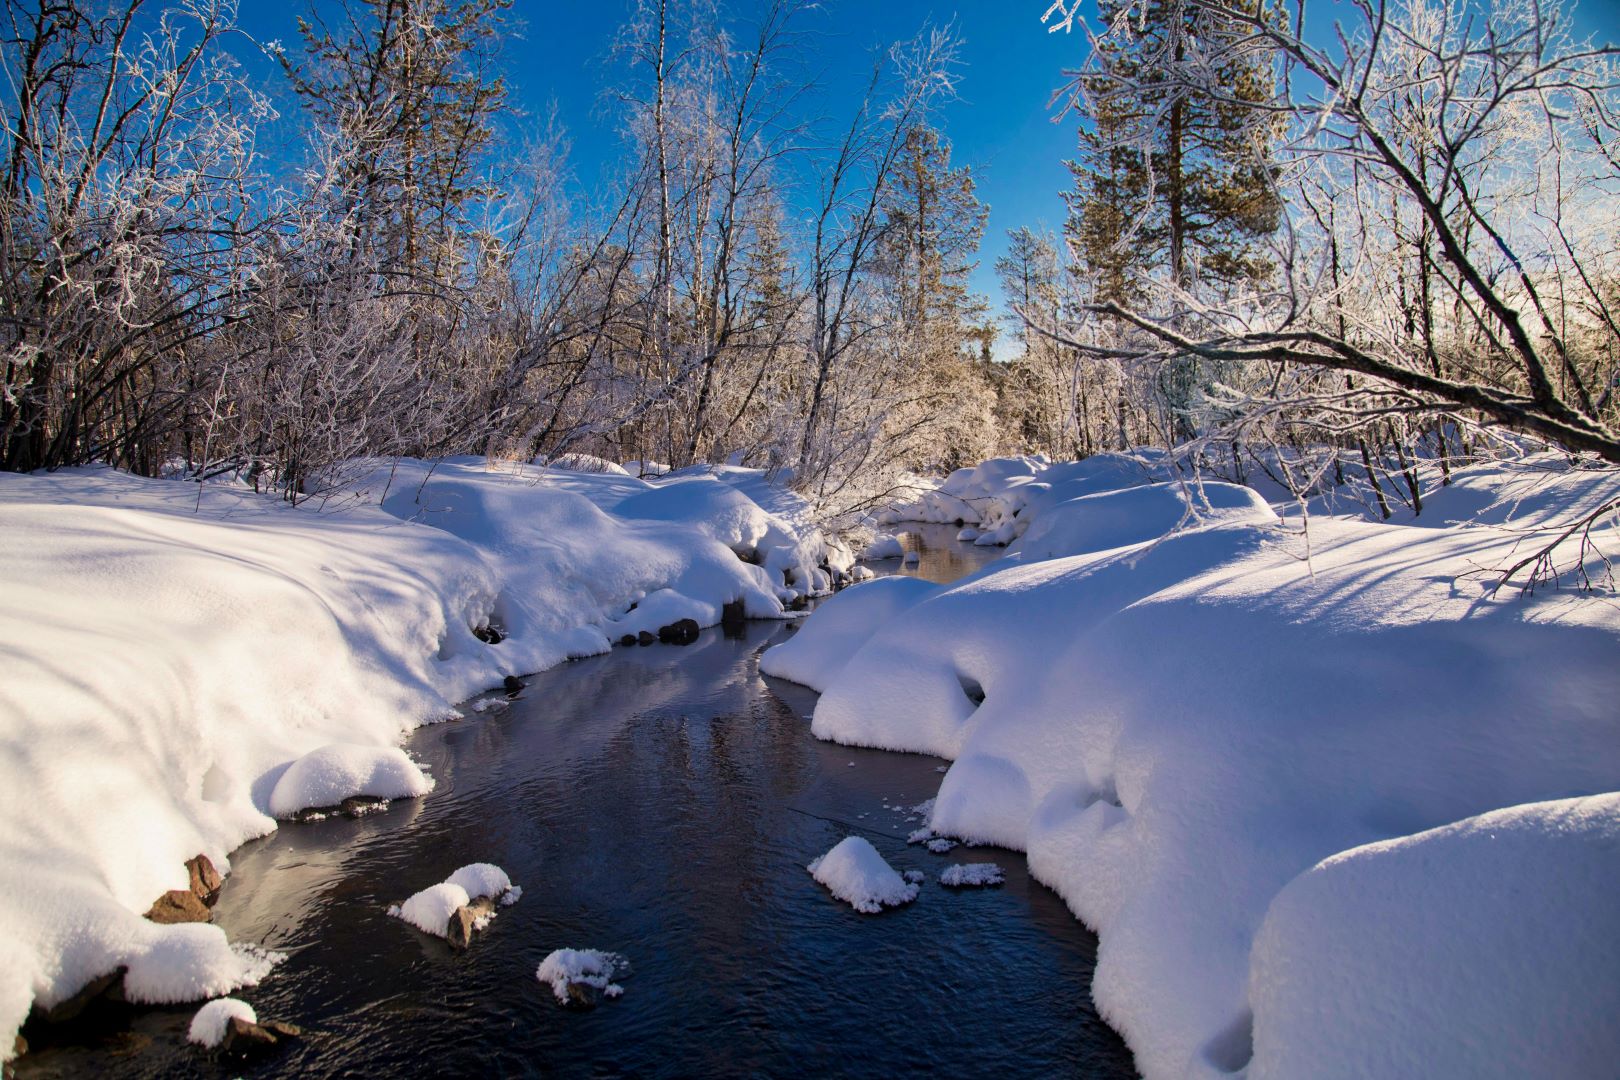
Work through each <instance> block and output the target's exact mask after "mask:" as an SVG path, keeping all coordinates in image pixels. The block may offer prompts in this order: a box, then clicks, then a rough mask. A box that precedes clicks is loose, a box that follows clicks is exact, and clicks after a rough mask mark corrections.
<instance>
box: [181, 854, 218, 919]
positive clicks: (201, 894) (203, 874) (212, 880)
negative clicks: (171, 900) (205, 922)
mask: <svg viewBox="0 0 1620 1080" xmlns="http://www.w3.org/2000/svg"><path fill="white" fill-rule="evenodd" d="M186 872H187V873H188V874H190V875H191V891H192V892H194V893H196V894H197V899H199V900H201V901H202V902H203V903H205V904H207V905H208V906H209V907H213V906H214V905H215V904H216V903H218V902H219V890H220V889H221V888H222V887H223V886H224V885H225V876H224V875H223V874H221V873H220V872H219V870H218V869H216V868H215V866H214V861H213V860H212V859H210V858H209V857H208V856H207V855H194V856H193V857H191V858H190V859H187V860H186Z"/></svg>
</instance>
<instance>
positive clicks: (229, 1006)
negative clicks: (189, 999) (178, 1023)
mask: <svg viewBox="0 0 1620 1080" xmlns="http://www.w3.org/2000/svg"><path fill="white" fill-rule="evenodd" d="M234 1019H241V1020H246V1021H247V1022H248V1023H250V1024H257V1023H258V1022H259V1014H258V1013H256V1012H254V1011H253V1006H251V1005H249V1004H248V1003H247V1002H245V1001H238V1000H236V999H235V998H215V999H214V1000H213V1001H210V1002H209V1003H208V1004H206V1005H204V1006H203V1007H202V1008H200V1009H198V1010H197V1015H196V1016H193V1017H192V1018H191V1027H190V1028H188V1029H187V1030H186V1040H187V1041H188V1042H194V1043H196V1044H197V1045H199V1046H206V1047H208V1048H209V1049H210V1050H212V1049H214V1048H216V1047H218V1046H219V1044H220V1043H222V1042H224V1041H225V1029H226V1028H227V1027H229V1026H230V1022H231V1021H232V1020H234Z"/></svg>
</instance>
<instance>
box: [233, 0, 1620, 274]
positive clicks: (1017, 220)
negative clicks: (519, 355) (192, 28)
mask: <svg viewBox="0 0 1620 1080" xmlns="http://www.w3.org/2000/svg"><path fill="white" fill-rule="evenodd" d="M1046 2H1047V0H955V2H935V0H823V2H822V4H821V5H820V10H818V11H813V12H811V13H809V14H808V15H807V16H806V17H805V18H804V20H803V21H802V22H801V23H800V29H801V30H804V31H808V32H809V36H808V37H807V39H806V41H805V46H804V50H803V53H804V55H803V62H804V63H805V65H806V67H807V70H808V72H809V73H810V74H812V75H814V76H816V81H817V83H818V85H819V87H820V90H821V91H822V93H823V94H824V100H823V104H824V108H825V111H826V112H827V113H828V114H829V115H831V116H834V117H839V116H845V115H847V113H848V110H849V107H850V106H851V105H852V104H853V95H854V94H855V93H856V92H857V88H858V86H859V85H860V83H861V80H862V79H863V78H864V76H865V74H866V73H867V71H868V70H869V67H870V63H871V56H872V50H873V49H874V48H877V47H879V46H881V45H883V44H885V43H887V42H891V41H895V40H898V39H901V38H905V37H909V36H911V35H913V34H915V33H916V32H917V30H918V29H919V28H920V27H922V26H923V25H924V24H925V23H927V22H932V23H933V24H935V25H944V24H946V23H951V22H954V23H955V25H956V26H957V28H958V30H959V31H960V34H961V36H962V38H963V49H962V58H963V61H964V65H963V68H962V70H961V75H962V78H961V81H960V84H959V92H960V99H959V100H957V101H955V102H953V103H951V104H949V105H948V106H946V108H945V109H944V111H943V113H942V114H941V116H940V126H941V127H942V128H943V130H944V131H945V132H946V134H947V135H948V136H949V138H950V139H951V141H952V144H953V146H954V149H955V160H956V161H957V163H959V164H968V165H972V166H973V168H974V170H975V172H976V173H977V175H978V180H979V196H980V198H981V199H982V200H983V201H984V202H985V203H987V204H988V205H989V207H990V221H989V227H988V228H987V230H986V234H985V242H984V247H983V250H982V252H981V254H980V261H979V266H978V269H977V271H976V274H975V278H974V287H975V289H976V290H977V291H979V292H981V293H984V294H985V295H987V296H989V297H991V298H992V301H996V300H998V299H999V297H998V295H997V288H996V283H995V275H994V271H993V269H992V267H993V264H994V262H995V259H996V256H997V255H999V254H1000V253H1001V252H1002V251H1003V250H1004V249H1005V246H1006V245H1005V238H1006V233H1007V230H1008V229H1012V228H1017V227H1018V226H1021V225H1032V226H1038V225H1046V226H1049V227H1051V228H1053V229H1057V228H1058V227H1059V226H1060V225H1061V223H1062V220H1063V204H1062V202H1061V201H1060V199H1059V197H1058V192H1059V191H1060V190H1061V189H1063V188H1064V187H1065V186H1066V185H1067V182H1068V172H1067V170H1066V169H1065V168H1064V166H1063V160H1064V159H1065V158H1067V157H1069V156H1071V155H1072V153H1073V149H1074V145H1075V137H1076V124H1075V121H1074V119H1073V118H1072V117H1071V118H1067V119H1065V120H1063V121H1060V122H1058V123H1054V122H1053V120H1052V115H1053V114H1052V112H1051V111H1050V110H1049V109H1048V108H1047V101H1048V99H1049V98H1050V96H1051V94H1052V91H1053V90H1054V89H1055V88H1057V87H1058V86H1060V85H1061V84H1062V82H1063V78H1062V71H1063V69H1064V68H1067V67H1073V66H1075V65H1077V64H1079V63H1080V62H1081V61H1082V60H1083V58H1084V52H1085V40H1084V38H1083V37H1081V36H1080V35H1079V34H1069V35H1065V34H1049V33H1047V31H1046V28H1045V27H1044V26H1042V25H1041V23H1040V14H1041V11H1042V10H1043V9H1044V8H1045V6H1046ZM1342 2H1343V0H1328V2H1326V3H1322V2H1318V3H1316V4H1315V5H1313V10H1314V16H1313V19H1312V20H1311V21H1313V22H1314V21H1315V19H1316V17H1320V18H1321V19H1322V24H1323V25H1327V23H1328V19H1329V17H1330V13H1331V12H1332V10H1333V8H1334V7H1335V6H1337V5H1338V3H1342ZM730 6H731V7H732V8H733V9H735V10H739V11H742V12H744V13H746V12H747V11H749V10H751V8H752V5H751V4H750V3H749V2H748V0H732V3H731V4H730ZM629 8H630V0H588V2H582V0H516V3H515V4H514V6H513V8H512V12H511V16H512V18H513V19H514V21H515V22H517V23H518V24H519V29H518V30H517V32H515V33H513V34H511V35H510V36H509V39H508V41H507V44H506V66H507V70H508V73H509V79H510V82H511V85H512V89H513V97H514V100H515V102H516V103H517V104H518V105H519V106H520V107H521V108H523V109H524V110H525V111H526V112H528V113H529V114H530V115H531V116H532V117H534V118H536V119H535V120H534V121H533V122H536V123H537V122H538V118H539V117H542V116H544V115H546V114H547V113H548V112H549V110H550V108H551V106H552V105H553V104H554V105H555V107H556V109H557V113H558V115H559V117H560V119H561V121H562V122H563V124H564V125H565V126H566V127H567V129H568V132H569V135H570V137H571V139H572V142H573V163H574V168H575V171H576V173H577V175H578V178H579V180H580V181H581V182H582V183H584V184H587V185H589V184H590V183H591V182H592V180H593V179H594V178H596V177H598V176H600V175H601V174H602V171H603V170H604V169H605V168H606V167H607V166H608V165H609V163H610V162H612V160H613V159H614V157H615V155H616V152H617V144H616V139H617V136H616V134H615V132H614V130H613V126H612V123H611V121H610V120H607V119H605V118H604V117H603V115H602V110H601V108H600V104H599V103H600V94H601V92H602V90H603V88H604V87H605V86H607V85H608V84H609V82H610V81H611V79H612V78H613V77H614V76H615V74H616V72H615V71H614V70H612V64H613V61H612V60H611V58H610V56H609V50H610V46H611V43H612V40H613V37H614V35H615V34H616V33H617V31H618V28H619V26H620V22H621V20H622V19H623V18H624V17H625V14H626V12H627V11H628V10H629ZM301 10H303V5H302V4H299V3H296V2H295V3H280V2H265V0H243V3H242V10H241V20H240V21H241V23H242V25H243V28H244V29H246V30H247V31H248V32H249V33H251V34H252V35H253V36H254V37H256V38H258V39H259V40H260V41H268V40H272V39H276V38H279V39H281V40H283V41H285V42H287V43H288V44H289V45H291V44H292V43H293V41H294V39H295V38H296V36H297V35H296V31H295V29H294V23H293V20H294V16H295V15H296V13H297V12H298V11H301ZM1577 28H1578V29H1579V30H1580V31H1582V32H1585V33H1590V34H1592V35H1593V36H1595V37H1597V38H1599V39H1600V40H1602V41H1605V42H1620V0H1583V2H1582V3H1581V4H1580V6H1579V8H1578V9H1577ZM516 134H517V135H518V137H521V135H522V132H521V131H519V132H517V133H516Z"/></svg>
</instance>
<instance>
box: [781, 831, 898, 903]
mask: <svg viewBox="0 0 1620 1080" xmlns="http://www.w3.org/2000/svg"><path fill="white" fill-rule="evenodd" d="M807 869H808V870H809V871H810V874H811V876H813V877H814V878H815V879H816V880H817V881H819V882H821V884H823V885H825V886H827V889H828V890H829V891H830V892H831V893H832V894H833V895H834V896H835V897H837V898H838V899H840V900H842V901H844V902H845V903H847V904H849V905H850V906H851V907H853V908H854V909H855V910H856V911H860V912H865V913H866V914H868V915H873V914H876V913H877V912H879V911H882V910H883V908H884V907H886V906H887V907H893V906H897V905H900V904H909V903H910V902H911V901H913V900H915V899H917V886H916V885H915V884H913V883H910V882H907V881H906V880H904V879H903V878H901V876H900V875H899V874H897V873H895V872H894V869H893V868H892V867H890V866H889V864H888V863H886V862H884V861H883V856H882V855H879V854H878V852H877V849H876V848H874V847H873V846H872V844H871V841H869V840H866V839H865V838H863V837H859V836H850V837H846V838H845V839H843V840H841V841H839V843H838V844H837V845H836V846H834V847H833V849H832V850H831V851H829V852H827V854H825V855H823V856H821V857H820V858H818V859H816V860H815V861H814V862H812V863H811V864H810V865H809V867H807Z"/></svg>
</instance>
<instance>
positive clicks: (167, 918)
mask: <svg viewBox="0 0 1620 1080" xmlns="http://www.w3.org/2000/svg"><path fill="white" fill-rule="evenodd" d="M146 917H147V918H148V919H150V920H151V921H152V922H155V923H163V924H165V925H171V924H174V923H192V922H208V921H210V920H211V919H213V917H214V913H213V912H211V911H209V910H208V905H207V904H205V903H203V901H202V897H200V896H198V895H197V894H196V893H194V892H192V891H191V890H190V889H170V890H169V891H168V892H166V893H164V894H163V895H162V896H160V897H158V899H157V903H155V904H153V905H152V909H151V910H150V911H148V912H147V913H146Z"/></svg>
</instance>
